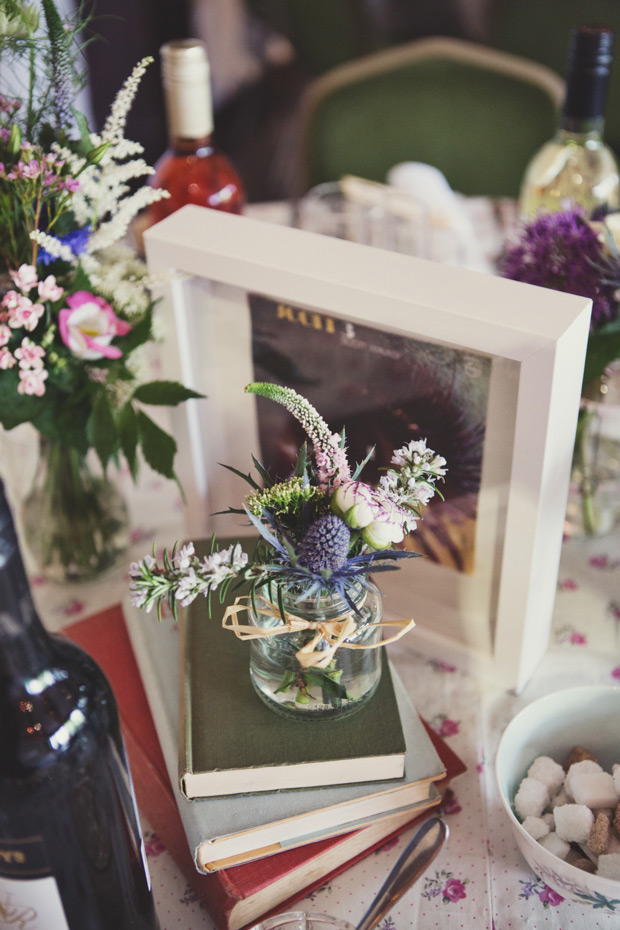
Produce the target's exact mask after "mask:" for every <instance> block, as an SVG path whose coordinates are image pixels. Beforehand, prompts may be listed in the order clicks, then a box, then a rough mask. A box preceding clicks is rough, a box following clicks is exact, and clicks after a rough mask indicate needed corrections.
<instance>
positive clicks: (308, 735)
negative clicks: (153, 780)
mask: <svg viewBox="0 0 620 930" xmlns="http://www.w3.org/2000/svg"><path fill="white" fill-rule="evenodd" d="M225 607H226V604H224V605H222V604H219V603H217V604H216V603H214V604H213V605H212V615H211V617H208V616H207V613H206V605H205V603H204V600H202V599H199V600H196V601H194V603H193V604H192V605H191V607H190V608H189V609H188V610H187V613H186V616H185V617H184V618H183V619H182V621H181V624H182V626H181V630H182V634H181V641H182V643H183V646H182V649H183V655H184V676H183V677H184V700H183V701H182V706H181V709H180V731H179V778H180V784H181V789H182V790H183V792H184V794H185V795H186V797H188V798H199V797H217V796H221V795H234V794H245V793H254V792H259V791H277V790H283V789H298V788H310V787H318V786H320V785H345V784H351V783H353V782H373V781H381V780H387V779H396V778H401V777H402V776H403V775H404V771H405V753H406V751H407V747H406V744H405V737H404V734H403V729H402V726H401V721H400V714H399V711H398V703H397V701H396V696H395V694H394V686H393V683H392V676H391V674H390V668H389V664H388V662H387V657H386V655H385V650H383V652H384V655H383V658H382V661H383V671H382V675H381V680H380V682H379V685H378V688H377V691H376V692H375V694H374V695H373V696H372V698H371V699H370V700H369V701H368V703H367V704H366V705H365V706H364V707H362V708H360V709H359V710H358V711H356V712H355V713H354V714H352V715H350V716H348V717H345V718H343V719H337V718H336V719H333V720H329V719H327V720H313V721H298V720H294V719H291V718H287V717H282V716H280V715H278V714H276V713H274V711H272V710H270V709H269V708H268V707H266V706H265V704H263V702H262V701H261V700H260V698H259V697H258V695H257V694H256V693H255V691H254V688H253V686H252V683H251V680H250V675H249V670H248V664H249V648H250V647H249V644H248V643H247V642H246V643H244V642H241V641H240V640H239V639H237V638H236V636H234V635H233V633H232V632H231V631H230V630H225V629H223V628H222V616H223V614H224V610H225Z"/></svg>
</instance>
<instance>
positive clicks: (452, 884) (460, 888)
mask: <svg viewBox="0 0 620 930" xmlns="http://www.w3.org/2000/svg"><path fill="white" fill-rule="evenodd" d="M466 897H467V894H466V892H465V885H464V884H463V882H462V881H461V880H460V879H458V878H449V879H448V881H447V882H446V887H445V888H444V889H443V899H444V901H446V903H447V902H448V901H460V900H461V899H462V898H466Z"/></svg>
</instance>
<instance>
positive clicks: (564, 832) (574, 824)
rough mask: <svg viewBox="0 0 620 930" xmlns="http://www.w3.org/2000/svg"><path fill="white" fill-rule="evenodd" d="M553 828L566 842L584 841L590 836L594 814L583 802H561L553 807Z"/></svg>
mask: <svg viewBox="0 0 620 930" xmlns="http://www.w3.org/2000/svg"><path fill="white" fill-rule="evenodd" d="M553 816H554V818H555V829H556V833H557V834H558V836H559V837H560V838H561V839H563V840H566V842H567V843H585V842H586V841H587V839H588V837H589V836H590V830H591V829H592V824H593V823H594V814H593V813H592V811H591V810H590V808H589V807H586V806H585V804H563V805H562V806H561V807H555V808H554V809H553Z"/></svg>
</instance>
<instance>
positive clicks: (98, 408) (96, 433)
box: [86, 393, 118, 470]
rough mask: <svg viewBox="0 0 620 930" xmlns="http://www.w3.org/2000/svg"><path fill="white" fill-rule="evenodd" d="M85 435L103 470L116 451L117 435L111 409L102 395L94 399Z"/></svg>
mask: <svg viewBox="0 0 620 930" xmlns="http://www.w3.org/2000/svg"><path fill="white" fill-rule="evenodd" d="M86 433H87V435H88V439H89V442H90V443H91V445H92V446H93V447H94V449H95V452H96V453H97V455H98V456H99V459H100V461H101V464H102V465H103V468H104V470H105V468H106V466H107V464H108V462H109V461H110V458H111V457H112V456H113V455H114V453H115V452H116V450H117V449H118V433H117V430H116V423H115V422H114V416H113V415H112V409H111V407H110V404H109V402H108V399H107V397H106V395H105V394H103V393H101V394H98V395H97V396H96V397H95V401H94V403H93V410H92V413H91V415H90V417H89V418H88V423H87V425H86Z"/></svg>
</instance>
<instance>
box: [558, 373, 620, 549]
mask: <svg viewBox="0 0 620 930" xmlns="http://www.w3.org/2000/svg"><path fill="white" fill-rule="evenodd" d="M619 523H620V363H619V362H615V363H613V364H612V365H610V366H609V367H608V368H607V370H606V372H605V374H604V375H603V376H602V377H601V378H600V379H599V380H598V381H597V382H596V383H595V384H594V385H591V386H590V387H589V389H588V391H587V392H585V393H584V396H583V397H582V400H581V409H580V411H579V421H578V425H577V433H576V437H575V450H574V454H573V467H572V472H571V487H570V493H569V498H568V505H567V509H566V522H565V528H564V529H565V533H566V535H567V536H604V535H606V534H608V533H611V532H613V530H614V529H615V527H616V526H618V524H619Z"/></svg>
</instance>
